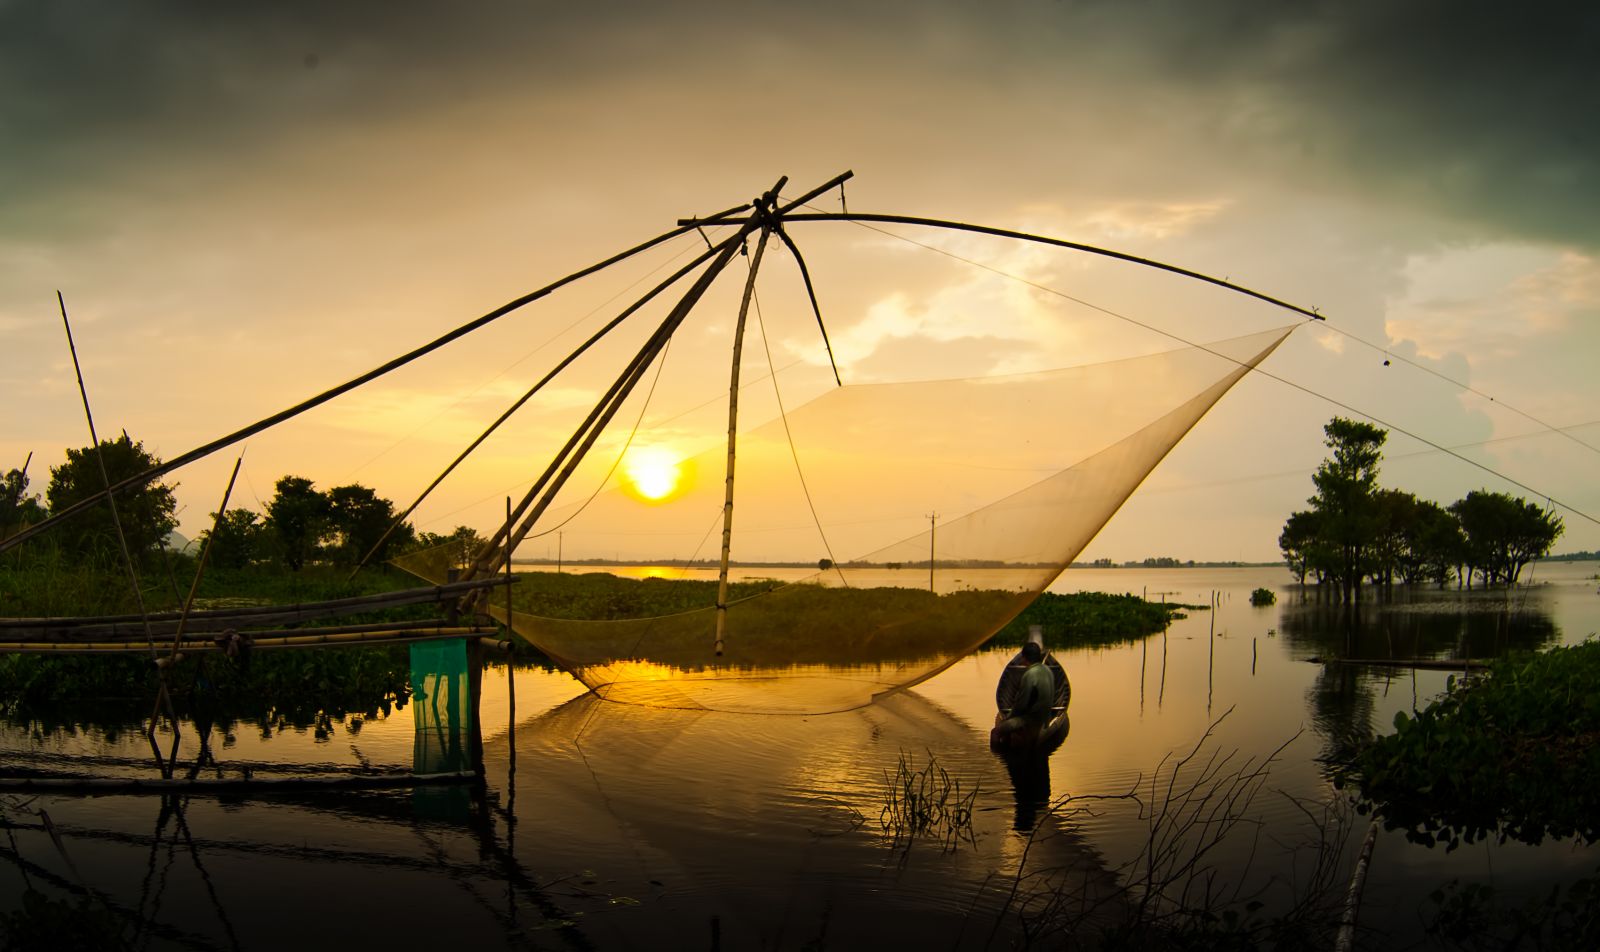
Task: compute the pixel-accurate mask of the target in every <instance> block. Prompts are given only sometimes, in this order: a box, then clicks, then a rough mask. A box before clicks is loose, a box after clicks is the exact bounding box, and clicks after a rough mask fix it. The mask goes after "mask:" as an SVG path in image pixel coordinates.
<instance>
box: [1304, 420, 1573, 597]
mask: <svg viewBox="0 0 1600 952" xmlns="http://www.w3.org/2000/svg"><path fill="white" fill-rule="evenodd" d="M1323 433H1324V434H1326V437H1327V439H1326V443H1327V446H1328V448H1329V449H1330V450H1331V451H1332V455H1331V456H1329V458H1327V459H1325V460H1323V461H1322V464H1321V465H1320V466H1318V467H1317V471H1316V472H1315V473H1314V474H1313V475H1312V477H1311V481H1312V483H1313V485H1315V487H1316V494H1315V495H1313V496H1312V497H1311V498H1310V499H1309V500H1307V502H1308V503H1309V504H1310V508H1309V509H1305V510H1301V511H1299V512H1295V513H1292V514H1291V515H1290V516H1289V518H1288V521H1287V522H1285V523H1284V526H1283V532H1282V533H1281V534H1280V535H1279V536H1278V547H1279V548H1280V549H1281V550H1282V551H1283V557H1284V560H1285V561H1286V562H1287V563H1288V565H1289V568H1290V569H1291V570H1292V571H1293V572H1294V573H1295V575H1296V576H1297V577H1298V578H1299V579H1300V581H1301V582H1302V583H1304V582H1305V580H1306V578H1307V577H1312V578H1314V579H1315V580H1316V583H1317V584H1318V585H1326V586H1330V587H1331V588H1333V589H1334V590H1336V591H1337V592H1338V593H1339V594H1340V595H1341V596H1342V597H1344V598H1345V599H1355V598H1358V597H1359V596H1360V591H1361V585H1362V584H1363V583H1364V582H1369V581H1370V582H1372V583H1375V584H1377V585H1381V586H1385V587H1387V586H1391V585H1393V584H1394V583H1395V582H1401V583H1404V584H1421V583H1430V582H1431V583H1435V584H1438V585H1445V584H1448V583H1449V582H1451V581H1456V582H1458V583H1459V584H1464V585H1466V586H1467V587H1468V588H1471V587H1472V585H1473V584H1474V581H1475V580H1476V582H1477V583H1479V584H1481V585H1484V586H1493V585H1511V584H1514V583H1515V582H1517V580H1518V579H1519V578H1520V577H1521V575H1522V570H1523V568H1524V567H1525V566H1526V565H1527V564H1528V563H1529V562H1531V561H1533V560H1535V559H1538V558H1541V557H1543V556H1544V555H1546V554H1548V553H1549V551H1550V547H1551V546H1552V545H1554V544H1555V541H1556V539H1558V538H1560V536H1561V533H1562V530H1563V528H1564V526H1563V525H1562V522H1561V518H1560V517H1559V516H1557V515H1555V514H1554V513H1551V512H1547V511H1545V510H1544V509H1541V508H1540V507H1539V506H1538V505H1536V504H1534V503H1531V502H1528V501H1527V500H1525V499H1519V498H1514V497H1512V496H1510V495H1508V494H1506V493H1493V492H1489V491H1488V490H1486V489H1484V490H1475V491H1473V492H1470V493H1467V495H1466V497H1465V498H1462V499H1458V500H1456V501H1455V502H1453V503H1451V504H1450V505H1448V506H1441V505H1439V504H1438V503H1436V502H1433V501H1431V500H1427V499H1418V498H1417V497H1416V496H1414V495H1412V494H1411V493H1407V492H1402V491H1400V490H1396V489H1385V488H1382V487H1381V486H1379V485H1378V467H1379V462H1380V461H1381V460H1382V458H1383V444H1384V440H1385V439H1386V438H1387V437H1388V435H1389V434H1388V431H1387V430H1384V429H1382V428H1380V427H1377V426H1373V425H1372V424H1370V423H1362V422H1360V421H1357V420H1347V419H1344V418H1343V417H1334V418H1333V419H1332V420H1331V421H1329V423H1328V424H1327V425H1326V426H1325V427H1323Z"/></svg>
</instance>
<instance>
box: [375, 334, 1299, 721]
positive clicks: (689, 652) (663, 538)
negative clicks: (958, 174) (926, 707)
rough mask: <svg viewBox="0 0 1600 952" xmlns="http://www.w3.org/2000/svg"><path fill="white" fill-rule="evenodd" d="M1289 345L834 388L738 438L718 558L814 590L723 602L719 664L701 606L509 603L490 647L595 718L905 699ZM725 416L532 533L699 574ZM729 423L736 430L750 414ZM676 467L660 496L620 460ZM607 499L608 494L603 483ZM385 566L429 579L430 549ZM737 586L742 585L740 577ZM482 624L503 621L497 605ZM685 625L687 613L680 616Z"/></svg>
mask: <svg viewBox="0 0 1600 952" xmlns="http://www.w3.org/2000/svg"><path fill="white" fill-rule="evenodd" d="M1288 333H1289V329H1288V328H1281V329H1276V330H1273V331H1268V332H1263V333H1258V334H1253V335H1250V336H1245V337H1239V338H1235V339H1231V340H1227V341H1222V342H1219V343H1213V344H1209V345H1206V346H1203V347H1186V348H1182V349H1179V350H1173V351H1170V352H1166V353H1160V354H1152V355H1144V356H1138V357H1132V358H1128V359H1124V360H1117V361H1111V362H1105V363H1099V364H1094V365H1089V366H1082V367H1072V368H1066V369H1059V370H1052V371H1047V372H1039V373H1026V374H1014V375H1005V376H988V377H971V378H961V379H946V380H934V381H912V382H903V383H892V384H869V385H851V386H844V387H840V388H836V389H833V390H830V391H829V392H827V393H824V394H823V395H821V396H819V397H817V398H816V399H814V400H811V401H810V402H808V403H806V404H805V405H803V406H800V407H797V408H793V409H790V410H789V411H788V412H787V413H781V414H775V415H769V416H767V417H766V419H767V420H768V422H765V423H762V424H760V425H758V426H754V427H752V428H750V429H748V430H746V431H743V432H740V433H739V436H738V441H737V457H736V458H737V469H736V481H735V490H734V499H735V503H734V510H733V529H732V540H733V542H732V558H733V559H734V560H735V561H738V562H742V563H744V564H745V565H746V566H748V565H750V564H751V563H753V562H760V561H762V560H783V561H787V562H789V563H790V564H791V565H793V564H795V563H796V562H797V561H798V558H797V553H805V555H804V558H805V559H806V561H808V562H809V563H810V564H811V565H812V566H813V567H814V568H815V571H814V573H813V574H811V575H810V577H808V578H805V579H804V580H802V581H799V582H796V583H791V584H785V585H774V586H770V587H769V589H768V590H764V591H760V592H759V593H757V594H748V592H747V591H746V592H742V593H741V597H738V598H732V599H730V603H729V604H728V606H727V612H726V618H725V619H724V623H725V630H724V638H725V649H724V652H723V653H722V654H721V655H718V654H717V653H716V650H715V641H716V631H717V618H716V615H717V611H716V608H715V594H714V591H715V590H714V587H712V586H707V587H706V588H705V590H704V594H703V598H704V601H703V604H701V605H698V606H671V607H670V608H668V609H667V611H670V613H659V612H658V613H656V614H654V615H651V616H649V617H608V616H610V615H615V614H617V613H618V612H617V611H616V610H615V607H614V606H611V605H607V604H604V603H601V604H591V605H587V606H582V605H579V606H571V608H572V609H573V610H572V611H570V612H567V613H569V614H574V615H578V616H581V617H576V618H556V617H549V616H550V615H552V614H557V612H554V611H551V610H550V607H549V605H548V604H547V605H546V606H545V607H544V608H542V609H541V612H540V613H539V614H535V613H533V612H531V611H527V610H524V609H526V608H529V607H531V606H529V605H528V604H526V598H525V597H524V596H514V597H513V599H512V603H511V606H510V610H509V627H510V628H511V629H513V630H514V631H515V632H516V633H517V634H518V635H520V636H521V637H523V638H526V639H527V640H528V641H530V642H531V643H533V644H534V645H536V646H537V647H539V648H540V649H541V650H543V651H544V652H545V653H546V654H548V655H549V656H550V657H551V658H552V659H554V660H555V661H556V662H558V663H559V664H561V665H562V666H563V667H564V668H566V669H567V670H568V671H570V672H572V673H573V674H574V675H575V676H576V677H577V678H578V679H579V680H581V681H582V682H583V683H584V684H585V685H587V686H588V687H589V688H591V689H592V690H594V691H595V692H596V693H597V694H599V695H600V696H602V697H605V698H608V699H612V700H619V701H629V702H635V703H641V704H649V705H655V706H669V707H683V708H704V709H710V710H723V711H744V712H759V713H821V712H828V711H840V710H848V709H851V708H855V707H860V706H862V705H864V704H867V703H870V702H871V701H872V699H873V698H875V697H877V696H879V695H882V694H884V693H886V692H890V691H895V690H899V689H901V688H905V687H908V686H910V685H914V684H916V683H918V682H919V681H922V680H924V679H926V678H928V677H931V676H932V675H934V674H937V673H938V672H939V671H942V670H943V669H944V668H946V667H948V666H949V665H951V664H953V663H954V662H955V661H957V660H959V659H960V658H961V657H963V656H964V655H966V654H968V653H970V652H971V651H972V650H973V649H975V648H976V647H977V646H979V645H981V644H982V643H983V642H984V641H985V640H987V639H988V638H989V637H990V636H991V635H993V634H994V632H996V631H997V630H999V629H1000V628H1001V627H1003V626H1004V625H1005V624H1006V623H1007V622H1008V621H1010V620H1011V619H1012V618H1013V617H1015V615H1016V614H1017V613H1018V612H1019V611H1021V610H1022V609H1023V608H1024V607H1026V606H1027V604H1028V603H1029V602H1030V601H1032V600H1033V599H1034V598H1035V597H1036V596H1037V595H1038V593H1039V592H1041V591H1042V590H1044V588H1045V587H1046V586H1048V585H1049V584H1050V583H1051V581H1053V580H1054V579H1055V578H1056V576H1057V575H1059V574H1060V573H1061V571H1062V570H1063V569H1065V568H1066V567H1067V566H1068V565H1069V564H1070V563H1071V562H1072V560H1073V559H1074V558H1075V557H1076V556H1077V555H1078V554H1079V553H1080V552H1081V551H1082V550H1083V548H1084V547H1085V546H1086V545H1087V544H1088V543H1089V541H1090V540H1091V539H1092V538H1093V537H1094V536H1095V534H1096V533H1097V532H1099V531H1100V529H1101V527H1102V526H1104V525H1105V523H1106V522H1107V520H1109V519H1110V518H1111V516H1112V515H1113V514H1114V513H1115V512H1116V511H1117V509H1118V507H1119V506H1121V505H1122V503H1123V502H1124V501H1125V500H1126V499H1127V498H1128V496H1129V495H1131V494H1132V492H1133V491H1134V489H1135V488H1136V487H1137V486H1138V485H1139V483H1140V482H1141V481H1142V480H1143V479H1144V478H1145V477H1146V476H1147V475H1148V474H1149V473H1150V471H1151V470H1152V469H1153V468H1154V467H1155V466H1156V464H1157V463H1159V462H1160V461H1161V459H1162V458H1163V457H1164V456H1165V455H1166V454H1167V452H1168V451H1170V450H1171V449H1172V447H1173V446H1174V445H1175V444H1176V443H1177V442H1178V441H1179V440H1180V439H1181V438H1182V437H1183V436H1184V434H1185V433H1187V432H1188V431H1189V430H1190V428H1192V427H1193V426H1194V425H1195V424H1196V423H1197V422H1198V421H1199V420H1200V418H1201V417H1202V416H1203V415H1204V414H1205V413H1206V412H1207V411H1208V410H1209V409H1210V408H1211V407H1212V406H1213V405H1214V404H1215V403H1216V402H1217V400H1218V399H1220V398H1221V396H1222V395H1223V394H1224V393H1226V392H1227V391H1228V389H1229V388H1230V387H1232V386H1233V384H1234V383H1236V382H1237V381H1238V380H1239V379H1240V378H1241V377H1242V376H1244V375H1245V374H1246V373H1247V372H1248V370H1249V368H1251V367H1253V366H1255V365H1256V364H1257V363H1258V362H1259V361H1261V360H1262V359H1264V358H1265V357H1266V356H1267V355H1268V354H1270V353H1271V352H1272V350H1273V349H1274V348H1275V347H1277V345H1278V344H1279V343H1281V342H1282V341H1283V339H1284V338H1285V337H1286V336H1287V335H1288ZM726 414H727V408H726V404H725V403H724V404H722V405H720V406H716V407H713V408H710V409H709V410H708V411H704V412H703V413H702V416H704V417H705V418H704V419H703V420H700V421H696V420H695V419H694V416H695V415H694V414H687V415H678V416H674V417H671V418H669V419H666V420H663V421H659V422H657V423H655V424H653V425H644V426H641V427H640V428H639V430H638V432H637V433H636V434H634V435H633V437H632V439H631V440H630V442H629V444H628V447H627V449H626V451H625V454H624V455H622V456H621V465H620V466H618V467H617V468H616V469H617V473H618V475H619V476H620V477H622V478H620V479H619V480H613V482H619V481H620V482H621V483H622V485H621V486H620V487H618V488H611V489H607V490H605V491H604V492H600V493H598V494H595V495H593V496H592V498H587V499H578V500H576V501H574V502H572V503H571V504H570V505H568V506H567V507H566V508H565V509H555V510H552V511H551V512H550V513H547V515H546V519H545V520H544V521H545V522H547V523H550V524H554V525H559V526H560V527H561V531H562V532H563V533H564V534H565V536H566V537H567V538H568V539H578V538H586V539H592V540H604V541H602V542H601V543H600V545H599V547H600V548H601V549H602V551H604V550H605V548H607V546H606V545H605V542H606V541H610V540H618V541H616V542H615V543H614V545H615V546H616V547H618V548H621V547H622V546H623V542H622V541H621V540H628V541H629V542H631V543H640V540H643V542H642V544H644V545H647V546H648V548H649V549H650V550H651V551H653V552H654V553H656V554H657V556H658V557H667V556H672V555H675V556H676V557H677V558H678V559H680V560H683V562H685V563H687V564H689V565H700V566H702V567H710V568H713V569H714V568H715V566H716V565H717V563H718V561H719V558H720V548H721V532H720V530H721V526H722V522H721V520H722V514H723V503H724V491H725V479H724V473H725V466H726V460H727V452H728V450H727V446H726V443H725V442H723V441H722V440H721V439H720V438H718V437H716V436H715V434H716V432H717V430H716V423H717V420H718V416H719V415H720V421H721V425H722V426H723V427H725V426H726V420H727V417H726ZM744 418H748V415H746V416H745V417H744ZM691 433H699V434H701V436H700V439H701V440H702V441H703V442H701V443H699V444H697V445H699V446H705V447H708V448H707V449H705V450H704V452H702V453H700V454H699V455H695V456H687V457H684V458H681V459H679V460H678V461H677V462H676V465H675V467H674V469H673V471H672V473H671V474H668V475H666V476H664V477H662V478H663V480H664V482H665V484H668V485H670V490H669V491H667V492H664V493H659V495H660V496H661V498H659V499H652V498H650V497H651V496H653V495H657V491H656V489H655V488H654V487H652V486H650V485H647V483H648V482H649V477H648V476H634V477H631V478H630V477H628V476H627V473H628V465H629V459H630V457H631V456H635V455H640V454H645V453H649V452H659V451H661V449H662V448H663V447H666V446H669V445H677V446H682V445H684V443H685V442H686V441H687V439H689V438H691V437H688V436H686V434H691ZM602 478H604V477H602ZM398 561H399V564H400V565H401V566H402V567H404V568H406V569H408V570H409V571H412V572H414V573H416V574H418V575H420V576H422V577H424V578H427V579H430V580H433V581H443V580H444V578H445V574H446V571H447V570H448V569H449V567H450V564H449V562H450V557H449V555H448V553H447V552H445V551H443V550H434V551H428V552H422V553H415V554H413V555H411V556H408V557H405V558H403V559H400V560H398ZM747 571H748V569H747ZM517 598H524V601H520V602H519V601H517ZM489 602H490V604H489V606H488V610H489V611H490V612H491V613H492V614H494V615H495V616H496V617H497V618H498V619H499V620H501V621H502V622H505V621H507V611H508V608H507V604H506V602H507V596H506V595H505V594H504V593H499V594H497V595H495V596H493V597H491V598H490V600H489ZM679 607H688V608H690V610H676V609H677V608H679Z"/></svg>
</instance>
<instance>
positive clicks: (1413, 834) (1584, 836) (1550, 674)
mask: <svg viewBox="0 0 1600 952" xmlns="http://www.w3.org/2000/svg"><path fill="white" fill-rule="evenodd" d="M1596 684H1600V642H1594V641H1587V642H1584V643H1583V644H1580V645H1573V646H1570V647H1565V648H1553V649H1551V650H1549V651H1544V652H1540V653H1538V654H1527V653H1518V654H1513V655H1510V656H1508V657H1506V658H1504V659H1502V660H1500V661H1497V662H1495V663H1494V664H1493V665H1492V666H1491V667H1490V669H1489V673H1488V674H1487V675H1486V676H1485V677H1482V678H1468V679H1457V678H1455V677H1451V678H1450V679H1449V680H1448V681H1447V682H1446V690H1445V694H1444V696H1442V697H1441V698H1439V699H1438V700H1436V701H1434V702H1433V703H1432V704H1429V705H1428V706H1427V707H1425V708H1423V709H1422V710H1421V711H1417V712H1415V713H1414V714H1411V715H1407V714H1406V713H1405V712H1404V711H1401V712H1399V713H1398V714H1396V715H1395V719H1394V728H1395V729H1394V733H1393V734H1389V735H1386V736H1384V737H1379V738H1377V739H1375V740H1373V741H1371V742H1370V743H1368V744H1367V745H1366V746H1365V747H1363V748H1362V749H1361V750H1360V751H1359V752H1358V753H1357V754H1356V755H1355V757H1354V758H1353V760H1352V762H1351V763H1349V764H1346V765H1343V766H1342V767H1341V768H1340V769H1339V771H1338V774H1337V776H1338V779H1339V780H1340V781H1341V782H1343V783H1353V784H1354V785H1355V786H1356V787H1357V788H1358V789H1359V790H1360V793H1361V796H1362V799H1363V802H1362V804H1361V809H1362V810H1364V811H1365V810H1371V811H1373V812H1375V813H1376V814H1377V815H1378V816H1379V817H1380V818H1382V819H1383V821H1384V824H1385V825H1386V826H1387V827H1388V828H1389V829H1403V830H1405V831H1406V836H1407V838H1408V839H1410V840H1411V841H1413V842H1416V843H1422V844H1426V845H1431V844H1434V843H1442V844H1444V845H1445V847H1446V848H1447V849H1454V848H1455V847H1457V846H1459V845H1460V844H1461V843H1463V842H1466V843H1472V842H1475V841H1477V840H1479V839H1482V838H1484V837H1487V836H1490V835H1495V836H1498V837H1499V839H1500V840H1501V841H1502V842H1503V841H1505V840H1507V839H1516V840H1521V841H1523V842H1527V843H1538V842H1540V841H1542V840H1543V839H1544V838H1545V837H1546V836H1551V837H1557V838H1561V837H1567V836H1574V837H1576V838H1578V839H1579V840H1582V841H1584V842H1588V843H1593V842H1595V841H1596V840H1597V839H1600V790H1597V789H1596V787H1595V785H1594V778H1595V777H1596V776H1600V693H1597V692H1596V691H1595V685H1596Z"/></svg>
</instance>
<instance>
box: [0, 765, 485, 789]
mask: <svg viewBox="0 0 1600 952" xmlns="http://www.w3.org/2000/svg"><path fill="white" fill-rule="evenodd" d="M478 779H479V777H478V775H477V774H476V773H473V772H472V771H451V772H448V773H433V774H377V775H362V774H350V775H348V776H343V777H274V778H271V779H255V778H250V779H246V778H244V777H224V778H219V779H202V778H198V777H197V778H195V779H193V780H186V779H180V778H172V779H161V778H149V779H139V778H132V777H129V778H123V777H0V790H18V791H27V790H41V791H44V790H48V791H51V792H61V791H71V790H83V791H92V792H94V793H160V794H170V793H172V792H173V791H175V790H178V791H182V792H184V793H211V792H216V793H224V792H226V793H237V792H239V791H249V790H294V789H301V788H309V789H317V790H327V789H380V788H385V787H413V786H423V785H428V784H443V783H469V782H474V781H477V780H478Z"/></svg>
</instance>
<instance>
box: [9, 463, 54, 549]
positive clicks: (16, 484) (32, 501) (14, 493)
mask: <svg viewBox="0 0 1600 952" xmlns="http://www.w3.org/2000/svg"><path fill="white" fill-rule="evenodd" d="M46 515H47V513H46V512H45V509H44V506H42V505H40V504H39V495H38V494H37V493H33V494H31V495H30V494H29V492H28V474H27V472H26V470H21V469H13V470H8V471H7V472H6V474H5V476H3V477H0V539H4V538H6V537H7V536H9V535H11V534H12V533H13V532H17V531H19V530H21V529H23V528H26V527H27V526H30V525H32V524H34V523H35V522H39V521H41V520H42V519H44V517H45V516H46Z"/></svg>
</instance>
